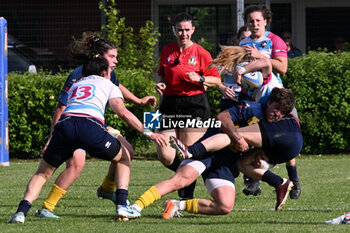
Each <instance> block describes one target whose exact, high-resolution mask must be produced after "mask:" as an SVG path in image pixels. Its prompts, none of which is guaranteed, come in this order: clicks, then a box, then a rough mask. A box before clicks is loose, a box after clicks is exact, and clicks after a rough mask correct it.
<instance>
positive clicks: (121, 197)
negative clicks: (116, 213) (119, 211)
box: [115, 189, 129, 206]
mask: <svg viewBox="0 0 350 233" xmlns="http://www.w3.org/2000/svg"><path fill="white" fill-rule="evenodd" d="M115 194H116V196H117V205H122V206H126V200H127V199H128V194H129V192H128V190H126V189H117V190H116V191H115Z"/></svg>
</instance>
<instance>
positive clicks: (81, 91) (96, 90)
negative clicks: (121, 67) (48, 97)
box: [62, 75, 123, 124]
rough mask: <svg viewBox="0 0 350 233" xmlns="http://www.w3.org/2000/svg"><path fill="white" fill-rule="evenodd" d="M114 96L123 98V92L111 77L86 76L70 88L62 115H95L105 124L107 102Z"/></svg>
mask: <svg viewBox="0 0 350 233" xmlns="http://www.w3.org/2000/svg"><path fill="white" fill-rule="evenodd" d="M112 98H122V99H123V94H122V92H121V91H120V89H119V87H117V86H116V85H114V84H113V83H112V82H111V81H110V80H109V79H106V78H103V77H101V76H97V75H90V76H88V77H84V78H82V79H80V80H79V81H78V82H76V83H74V84H73V85H72V87H71V88H70V92H69V95H68V101H67V107H66V109H65V110H64V112H63V114H62V115H64V116H67V115H69V116H77V117H93V118H95V119H98V120H99V121H100V122H102V123H103V124H104V113H105V109H106V104H107V102H108V101H109V100H110V99H112Z"/></svg>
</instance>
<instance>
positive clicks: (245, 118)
mask: <svg viewBox="0 0 350 233" xmlns="http://www.w3.org/2000/svg"><path fill="white" fill-rule="evenodd" d="M229 112H230V115H231V119H232V121H233V123H235V125H239V126H240V127H242V126H247V125H250V124H251V121H254V122H253V123H255V122H256V119H257V120H263V119H264V110H263V105H262V104H261V103H256V102H252V101H243V102H242V104H241V105H237V106H233V107H232V108H229Z"/></svg>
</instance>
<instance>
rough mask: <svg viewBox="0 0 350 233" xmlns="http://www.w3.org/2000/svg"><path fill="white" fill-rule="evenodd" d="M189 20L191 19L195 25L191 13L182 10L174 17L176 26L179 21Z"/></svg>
mask: <svg viewBox="0 0 350 233" xmlns="http://www.w3.org/2000/svg"><path fill="white" fill-rule="evenodd" d="M184 21H185V22H188V21H190V22H191V23H192V25H193V18H192V16H191V15H190V14H188V13H186V12H181V13H179V14H177V15H176V16H175V18H174V26H175V25H176V24H178V23H181V22H184Z"/></svg>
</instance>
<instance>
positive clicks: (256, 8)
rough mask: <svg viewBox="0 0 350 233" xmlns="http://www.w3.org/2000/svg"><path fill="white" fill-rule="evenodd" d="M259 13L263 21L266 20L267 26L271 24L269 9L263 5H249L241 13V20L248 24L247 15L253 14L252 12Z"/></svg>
mask: <svg viewBox="0 0 350 233" xmlns="http://www.w3.org/2000/svg"><path fill="white" fill-rule="evenodd" d="M256 11H258V12H261V14H262V16H263V18H264V19H266V22H267V24H269V23H271V20H272V12H271V11H270V9H269V8H268V7H267V6H266V5H264V4H260V5H250V6H248V7H247V8H246V9H245V10H244V13H243V19H244V22H245V23H248V22H247V21H248V15H249V14H251V13H253V12H256Z"/></svg>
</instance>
